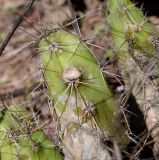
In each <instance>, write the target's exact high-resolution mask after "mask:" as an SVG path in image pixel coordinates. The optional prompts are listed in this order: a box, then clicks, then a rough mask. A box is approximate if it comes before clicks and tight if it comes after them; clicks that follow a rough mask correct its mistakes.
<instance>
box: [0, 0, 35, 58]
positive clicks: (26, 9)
mask: <svg viewBox="0 0 159 160" xmlns="http://www.w3.org/2000/svg"><path fill="white" fill-rule="evenodd" d="M35 1H36V0H29V2H28V4H27V5H26V6H25V8H24V12H23V13H22V15H21V16H19V17H18V19H17V20H16V22H15V23H14V24H13V27H12V29H11V30H10V32H8V34H7V36H6V38H5V40H4V41H3V43H2V44H1V46H0V56H1V55H2V53H3V51H4V50H5V48H6V46H7V44H8V42H9V41H10V39H11V38H12V36H13V34H14V32H15V31H16V29H17V28H18V26H19V25H20V24H21V22H22V21H23V19H24V17H25V16H26V15H27V14H28V13H29V11H30V9H31V8H32V6H33V4H34V2H35Z"/></svg>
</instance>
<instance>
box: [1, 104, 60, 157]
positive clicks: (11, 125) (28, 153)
mask: <svg viewBox="0 0 159 160" xmlns="http://www.w3.org/2000/svg"><path fill="white" fill-rule="evenodd" d="M0 159H1V160H13V159H14V160H40V159H43V160H62V156H61V155H60V152H59V151H58V150H57V149H55V148H54V146H53V143H52V142H51V141H50V140H49V139H48V138H47V136H46V135H45V134H44V133H43V131H42V129H41V128H38V127H37V126H36V122H34V121H33V116H32V114H30V113H29V112H28V111H26V110H25V109H24V108H23V107H22V106H18V105H16V106H15V105H12V106H9V107H7V110H6V111H5V114H3V120H2V121H1V122H0Z"/></svg>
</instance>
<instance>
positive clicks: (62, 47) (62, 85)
mask: <svg viewBox="0 0 159 160" xmlns="http://www.w3.org/2000/svg"><path fill="white" fill-rule="evenodd" d="M40 47H41V53H40V55H41V59H42V64H43V74H44V78H45V80H46V83H47V85H48V89H49V92H50V97H51V98H53V100H54V108H55V112H56V115H57V117H58V118H57V121H58V123H60V126H61V128H60V131H62V132H63V133H64V138H63V139H64V140H63V143H65V137H67V135H68V134H71V133H72V132H73V130H74V129H78V128H80V127H83V125H88V126H89V128H91V129H96V130H97V131H100V132H101V133H104V134H105V135H107V136H106V137H109V136H110V137H111V136H112V137H114V136H115V131H116V129H115V128H116V126H115V123H114V119H115V118H114V116H115V112H116V110H117V108H116V102H115V99H114V97H113V95H112V92H111V91H110V89H109V86H108V84H107V82H106V81H105V79H104V77H103V74H102V72H101V70H100V67H99V64H98V62H97V60H96V59H95V57H94V56H93V55H92V54H91V52H90V50H89V48H88V47H87V46H86V45H85V43H84V42H82V40H81V39H80V38H79V37H78V36H76V35H73V34H72V33H69V32H66V31H64V30H58V31H56V32H53V33H52V34H50V35H49V36H48V37H47V38H45V39H44V40H42V41H41V43H40ZM88 126H87V127H88ZM119 126H120V127H119V132H120V131H121V130H123V129H122V127H121V124H120V122H119ZM70 141H71V140H70ZM65 144H66V143H65ZM66 148H67V147H66ZM97 158H98V157H97Z"/></svg>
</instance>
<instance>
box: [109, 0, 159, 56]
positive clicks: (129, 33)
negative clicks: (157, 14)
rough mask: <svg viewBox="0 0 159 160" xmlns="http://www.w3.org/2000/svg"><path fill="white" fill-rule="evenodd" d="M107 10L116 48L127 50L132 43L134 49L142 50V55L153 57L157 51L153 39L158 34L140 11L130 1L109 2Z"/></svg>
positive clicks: (117, 0) (113, 0)
mask: <svg viewBox="0 0 159 160" xmlns="http://www.w3.org/2000/svg"><path fill="white" fill-rule="evenodd" d="M107 8H108V9H109V16H108V19H107V22H108V24H109V26H110V28H111V32H112V36H113V38H114V44H115V46H116V48H117V49H119V50H121V49H124V48H125V49H127V48H128V44H129V43H131V44H133V48H134V49H138V50H141V54H144V53H146V54H147V55H152V54H153V51H155V47H154V46H153V45H152V38H153V37H156V36H157V35H158V34H157V32H156V31H155V27H154V26H153V25H152V24H151V23H149V22H148V20H147V18H146V17H145V16H144V15H143V14H142V12H141V11H140V9H138V8H137V7H135V5H134V4H133V3H132V2H130V0H108V1H107ZM125 42H127V43H125Z"/></svg>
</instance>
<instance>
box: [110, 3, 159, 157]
mask: <svg viewBox="0 0 159 160" xmlns="http://www.w3.org/2000/svg"><path fill="white" fill-rule="evenodd" d="M107 8H108V9H109V16H108V19H107V22H108V24H109V26H110V30H111V33H112V37H113V43H114V46H115V51H116V56H117V57H118V66H119V68H120V70H121V73H122V76H123V78H124V82H125V85H126V90H127V91H129V90H132V93H133V94H134V95H135V97H136V100H137V102H138V104H139V107H140V109H141V111H142V112H143V114H144V116H145V119H146V124H147V128H148V130H149V132H150V134H151V136H152V137H153V138H154V140H155V141H156V143H155V145H156V146H158V143H159V137H158V135H157V134H156V133H157V132H158V125H157V123H158V120H159V119H158V113H159V110H158V107H157V104H158V101H156V95H158V93H157V92H158V91H157V90H156V89H155V88H156V87H157V86H158V79H157V78H158V73H159V72H158V69H159V68H158V64H159V62H158V58H157V57H158V56H157V45H156V44H155V43H153V41H154V39H158V33H157V32H156V29H155V26H154V25H153V24H151V23H150V22H148V20H147V18H146V17H145V16H144V15H143V13H142V12H141V10H140V9H138V8H137V7H135V5H134V4H133V3H132V2H131V1H130V0H108V1H107ZM143 100H144V103H143ZM152 130H153V131H152ZM156 148H157V147H155V148H154V150H155V151H156V152H157V154H158V152H159V150H158V149H157V150H156ZM157 159H158V158H157Z"/></svg>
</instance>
